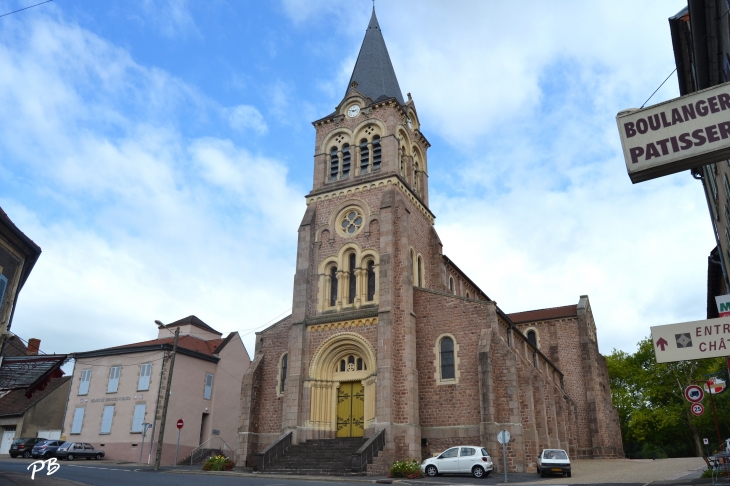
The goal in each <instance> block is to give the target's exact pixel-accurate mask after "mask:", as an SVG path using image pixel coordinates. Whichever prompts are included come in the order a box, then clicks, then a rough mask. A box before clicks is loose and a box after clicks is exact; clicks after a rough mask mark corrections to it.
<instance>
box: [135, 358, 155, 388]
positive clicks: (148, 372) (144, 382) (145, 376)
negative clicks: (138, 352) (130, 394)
mask: <svg viewBox="0 0 730 486" xmlns="http://www.w3.org/2000/svg"><path fill="white" fill-rule="evenodd" d="M151 376H152V364H151V363H146V364H143V365H141V366H140V367H139V382H137V390H149V389H150V377H151Z"/></svg>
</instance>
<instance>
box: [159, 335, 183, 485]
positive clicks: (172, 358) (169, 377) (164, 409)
mask: <svg viewBox="0 0 730 486" xmlns="http://www.w3.org/2000/svg"><path fill="white" fill-rule="evenodd" d="M155 324H157V325H158V326H164V324H162V322H160V321H155ZM168 331H169V329H168ZM178 337H180V328H179V327H178V328H177V329H175V341H174V342H173V345H172V354H171V355H170V373H169V374H168V375H167V388H165V404H164V405H163V406H162V418H161V419H160V438H159V439H158V441H157V454H155V471H158V470H159V469H160V460H161V459H162V441H163V440H164V438H165V422H166V420H167V405H168V404H169V403H170V387H172V371H173V369H174V368H175V353H177V339H178ZM155 413H156V411H155Z"/></svg>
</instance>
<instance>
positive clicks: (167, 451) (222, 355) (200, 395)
mask: <svg viewBox="0 0 730 486" xmlns="http://www.w3.org/2000/svg"><path fill="white" fill-rule="evenodd" d="M175 328H180V337H179V338H178V348H177V355H176V357H175V364H174V366H175V367H174V371H173V378H172V386H171V387H170V391H171V394H170V403H169V408H168V412H167V421H166V422H167V423H166V425H165V434H164V443H163V449H162V462H161V463H162V464H163V465H172V463H173V462H174V457H175V447H176V442H177V435H178V429H177V426H176V424H177V421H178V420H179V419H183V421H184V426H183V428H182V430H181V432H180V449H179V453H178V460H182V459H184V458H185V457H187V456H188V455H190V453H191V452H193V451H194V450H196V449H198V448H200V449H208V448H210V449H213V448H215V449H217V448H222V449H223V450H224V451H226V453H227V454H231V455H232V453H233V451H235V444H236V436H237V433H238V430H237V429H238V419H239V411H240V401H241V379H242V378H243V375H244V373H245V372H246V370H247V369H248V366H249V364H250V362H251V359H250V358H249V355H248V352H247V351H246V347H245V346H244V344H243V342H242V341H241V337H240V336H239V334H238V333H237V332H232V333H230V334H228V336H227V337H225V338H223V337H222V334H221V333H220V332H218V331H216V330H215V329H213V328H212V327H210V326H208V325H207V324H206V323H204V322H203V321H201V320H200V319H198V318H197V317H195V316H188V317H186V318H184V319H180V320H179V321H175V322H173V323H171V324H167V325H164V326H159V330H158V335H157V339H154V340H151V341H144V342H140V343H133V344H125V345H122V346H116V347H113V348H106V349H98V350H95V351H85V352H80V353H74V355H73V356H74V358H75V359H76V363H75V365H74V372H73V381H72V384H71V388H70V392H69V397H68V405H67V408H66V414H65V418H64V430H63V434H64V435H63V438H64V439H65V440H67V441H74V442H89V443H91V444H93V445H94V446H96V447H100V448H102V449H104V451H105V452H106V457H107V458H109V459H118V460H125V461H131V462H137V461H139V460H140V456H141V457H142V461H143V462H144V463H147V462H148V460H150V462H154V460H155V452H156V450H157V440H158V437H159V428H160V419H161V417H162V406H163V403H164V398H165V391H166V386H167V377H168V373H169V371H170V354H171V352H172V347H173V340H174V339H173V335H174V331H175ZM144 424H150V425H149V426H147V433H146V437H145V441H144V443H143V441H142V435H143V432H144V429H145V427H146V426H145V425H144ZM226 447H228V448H230V449H231V451H230V452H228V451H227V450H226Z"/></svg>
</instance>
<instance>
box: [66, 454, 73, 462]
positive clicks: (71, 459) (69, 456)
mask: <svg viewBox="0 0 730 486" xmlns="http://www.w3.org/2000/svg"><path fill="white" fill-rule="evenodd" d="M66 460H67V461H73V460H74V455H73V454H69V455H68V456H66Z"/></svg>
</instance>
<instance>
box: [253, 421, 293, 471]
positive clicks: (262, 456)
mask: <svg viewBox="0 0 730 486" xmlns="http://www.w3.org/2000/svg"><path fill="white" fill-rule="evenodd" d="M291 439H292V431H291V430H290V431H289V432H287V433H285V434H284V435H282V436H281V437H279V438H278V439H276V442H274V443H273V444H271V445H270V446H269V447H267V448H266V449H264V450H263V451H261V452H259V453H258V454H256V463H255V467H254V471H259V472H264V469H266V466H267V465H269V464H271V463H272V462H274V460H275V459H276V458H277V457H279V456H283V455H284V452H286V451H287V450H288V449H289V448H290V447H291Z"/></svg>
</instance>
